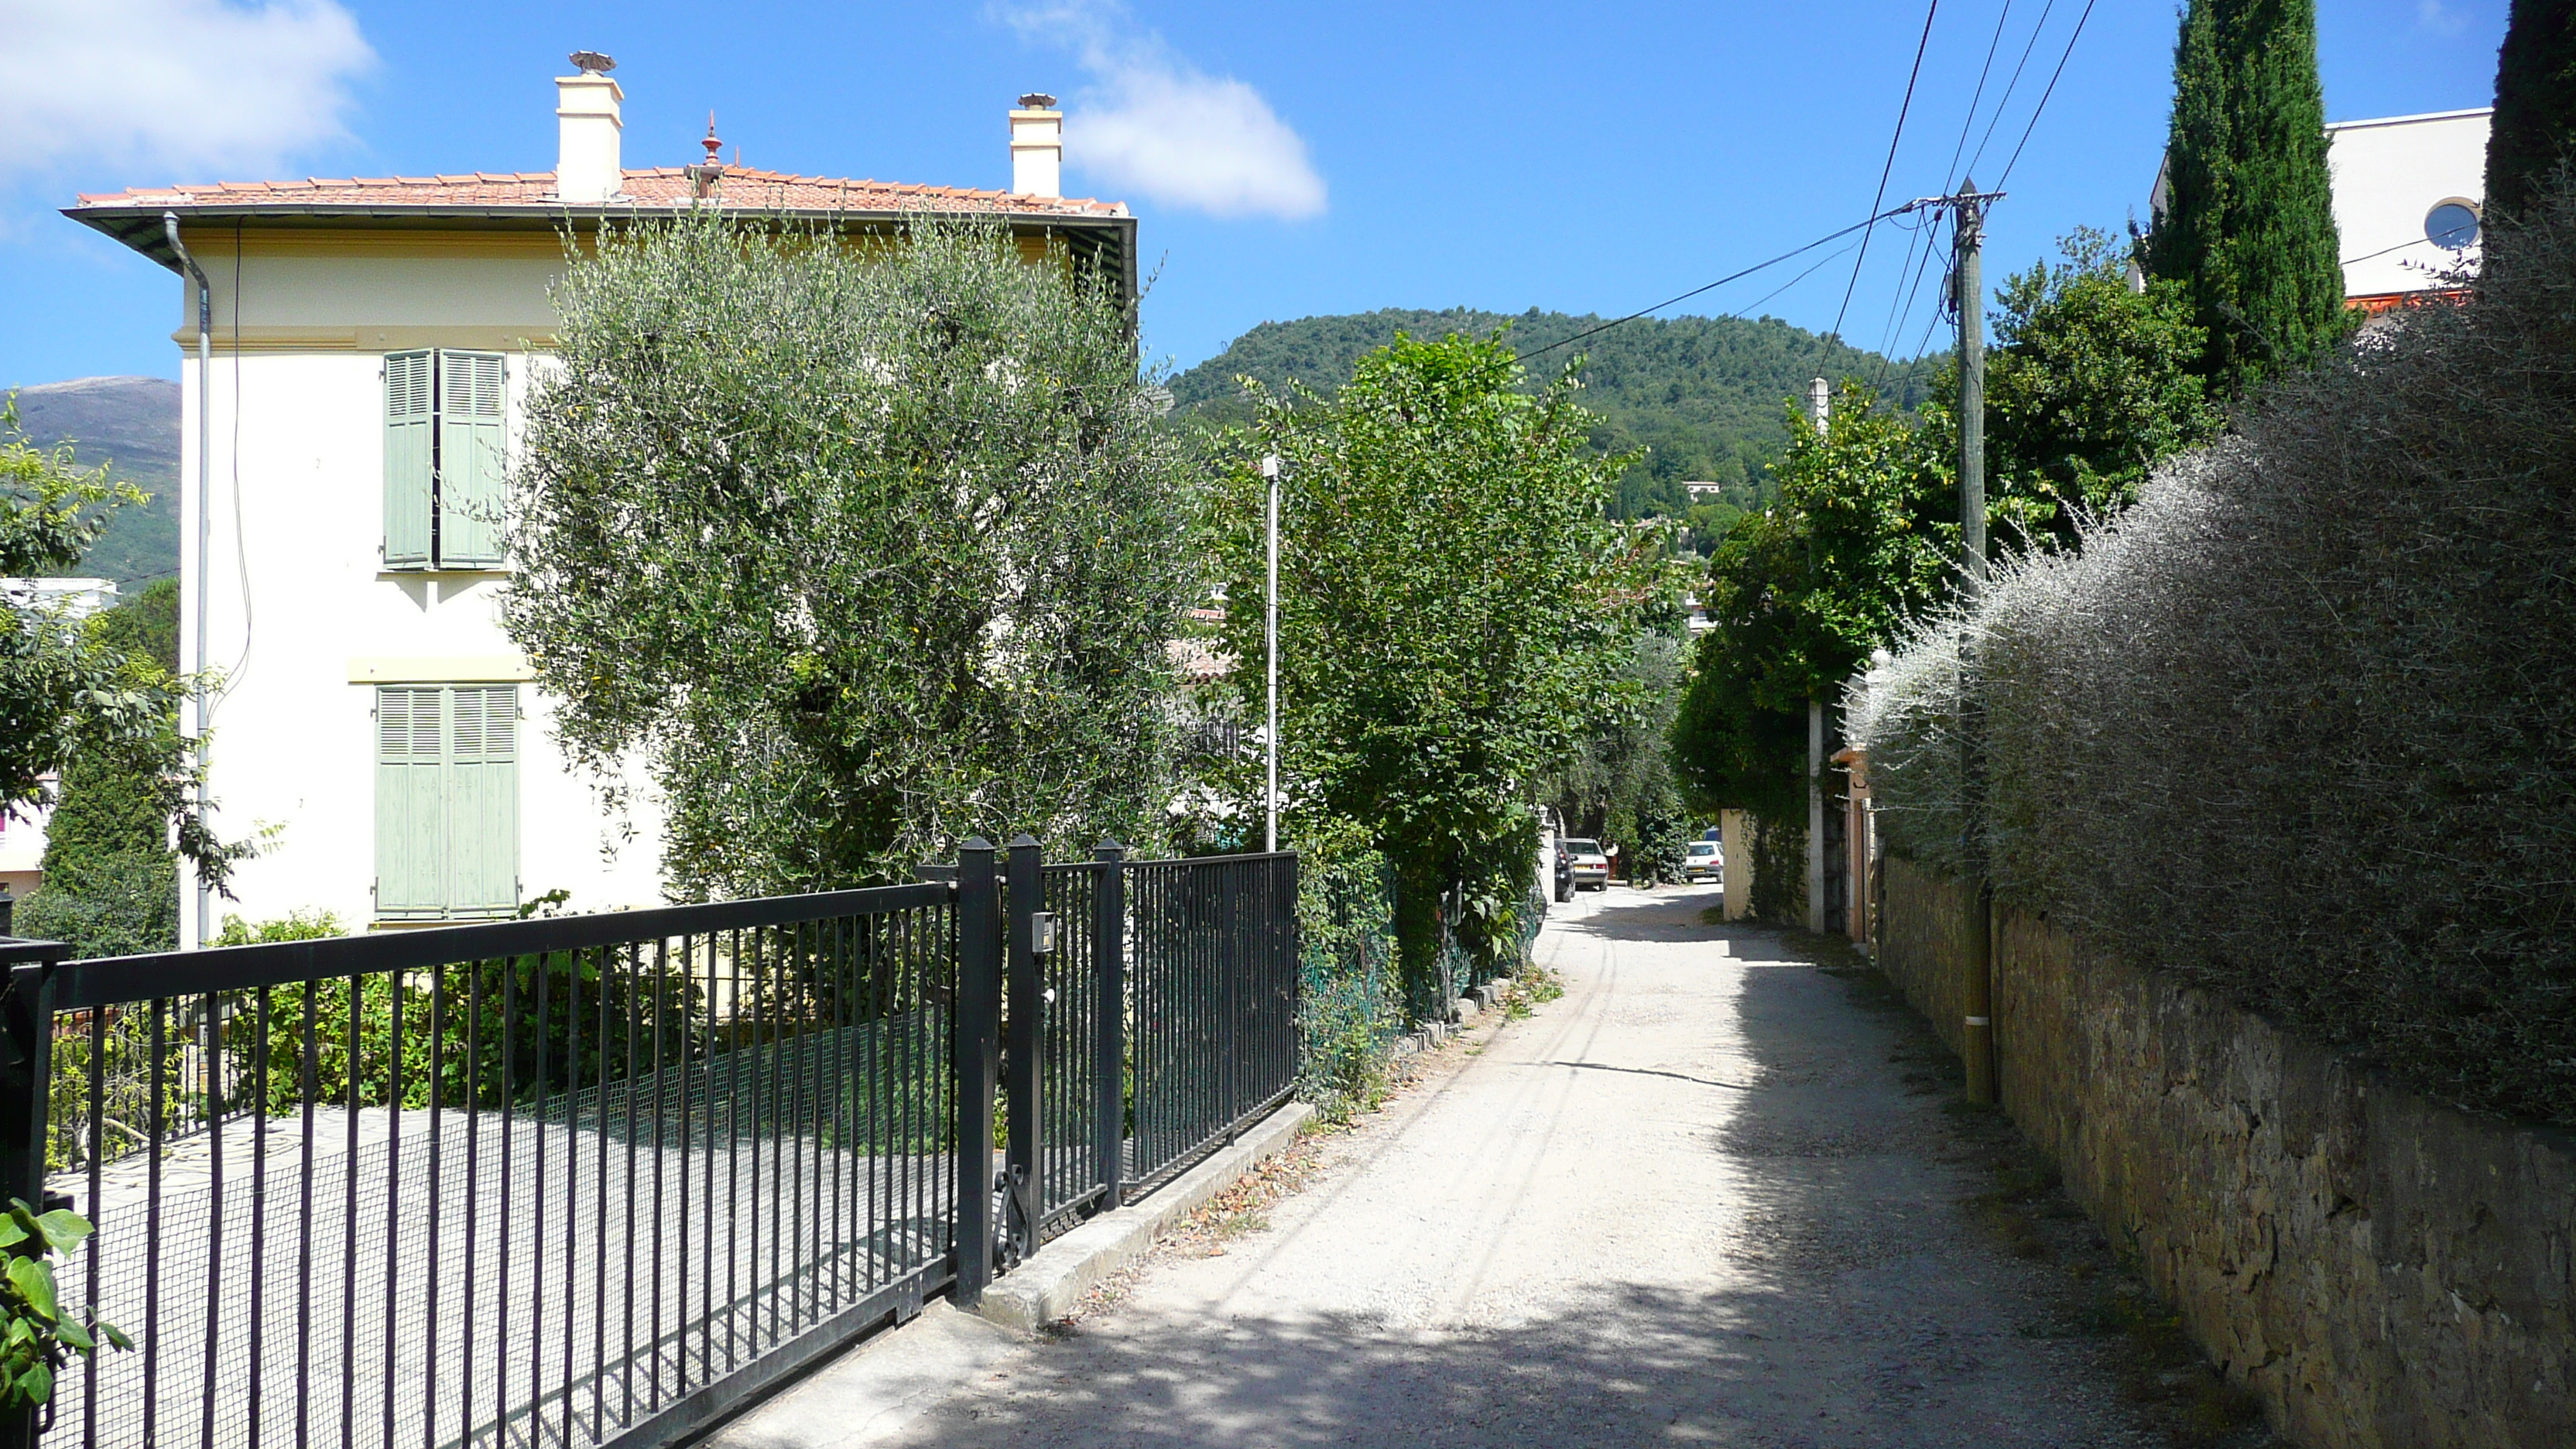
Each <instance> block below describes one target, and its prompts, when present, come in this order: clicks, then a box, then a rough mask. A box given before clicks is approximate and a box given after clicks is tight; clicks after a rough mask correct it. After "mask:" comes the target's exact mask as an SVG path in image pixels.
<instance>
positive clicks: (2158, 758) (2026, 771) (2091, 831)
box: [1854, 188, 2576, 1123]
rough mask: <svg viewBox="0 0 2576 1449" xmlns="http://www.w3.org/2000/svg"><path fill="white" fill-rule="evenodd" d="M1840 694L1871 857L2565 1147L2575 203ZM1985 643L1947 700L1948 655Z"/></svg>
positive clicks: (2575, 1112)
mask: <svg viewBox="0 0 2576 1449" xmlns="http://www.w3.org/2000/svg"><path fill="white" fill-rule="evenodd" d="M2511 240H2512V242H2513V245H2511V246H2510V247H2499V248H2497V249H2495V250H2494V251H2491V252H2490V254H2489V255H2490V258H2491V260H2490V262H2489V265H2488V270H2487V272H2486V274H2485V275H2484V276H2483V277H2482V278H2479V279H2477V280H2476V281H2475V283H2474V285H2473V290H2472V296H2471V299H2470V300H2469V301H2468V302H2467V303H2466V304H2464V305H2460V306H2456V307H2454V306H2446V305H2433V306H2428V307H2424V308H2418V309H2411V310H2409V311H2407V312H2406V313H2404V314H2402V315H2400V316H2399V317H2397V318H2396V319H2395V320H2394V321H2393V323H2390V324H2385V325H2383V326H2382V327H2381V328H2379V329H2377V330H2375V331H2374V332H2372V333H2370V334H2367V335H2365V336H2364V337H2363V338H2362V339H2361V340H2360V341H2359V343H2358V344H2357V345H2355V346H2354V347H2352V348H2349V349H2347V350H2346V351H2345V352H2344V353H2342V354H2341V355H2340V356H2339V357H2338V358H2337V359H2336V360H2335V361H2333V362H2332V363H2330V364H2329V365H2327V366H2326V367H2324V368H2322V369H2320V370H2318V371H2316V372H2315V373H2312V374H2308V375H2304V376H2301V377H2297V378H2293V379H2289V380H2287V381H2285V382H2284V383H2282V384H2280V385H2278V386H2276V387H2275V388H2274V389H2273V390H2272V391H2271V392H2270V393H2269V394H2268V395H2266V396H2265V397H2264V398H2263V399H2262V400H2261V401H2260V403H2259V404H2258V406H2257V407H2256V408H2255V409H2254V411H2253V413H2252V415H2251V416H2250V417H2249V418H2247V419H2246V420H2245V421H2244V422H2243V423H2242V425H2241V428H2240V432H2239V435H2238V436H2236V437H2233V438H2231V439H2229V440H2228V441H2226V442H2225V443H2223V444H2221V445H2219V446H2217V447H2214V448H2211V449H2208V450H2205V451H2203V452H2201V453H2198V454H2194V455H2191V456H2190V457H2189V458H2187V459H2186V460H2184V461H2183V462H2181V463H2180V464H2178V465H2176V466H2173V467H2170V468H2168V469H2166V470H2165V471H2164V472H2163V473H2161V474H2160V475H2159V476H2158V477H2157V478H2156V479H2155V480H2154V481H2153V482H2151V483H2150V485H2149V486H2148V488H2147V489H2146V491H2145V494H2144V496H2143V497H2142V499H2141V501H2140V502H2139V504H2138V505H2137V506H2136V507H2135V508H2133V509H2131V510H2130V511H2128V512H2127V513H2125V514H2122V515H2120V516H2119V517H2118V518H2117V519H2116V520H2115V521H2113V522H2111V523H2110V524H2108V525H2106V526H2103V527H2100V528H2097V529H2095V530H2093V531H2092V533H2091V534H2090V536H2088V537H2087V538H2086V539H2085V540H2084V541H2083V544H2082V547H2081V549H2080V550H2079V551H2076V552H2072V553H2064V554H2057V555H2043V556H2038V557H2032V558H2025V559H2022V560H2019V561H2016V562H2015V563H2013V564H2011V565H2010V566H2009V567H2007V568H2006V569H2005V570H2004V572H2003V573H2002V575H2001V577H2000V578H1999V579H1998V581H1997V582H1996V583H1995V584H1994V585H1993V587H1992V588H1991V589H1990V590H1989V592H1988V593H1987V595H1986V597H1985V599H1984V602H1983V603H1982V604H1981V605H1980V606H1979V607H1978V608H1977V609H1976V611H1975V612H1974V613H1973V614H1972V615H1968V616H1966V617H1964V618H1963V617H1957V616H1952V617H1949V618H1945V619H1941V620H1937V621H1935V622H1934V623H1932V624H1929V625H1927V626H1925V627H1923V628H1921V629H1919V630H1917V631H1916V633H1915V635H1914V636H1913V638H1912V639H1911V640H1910V641H1909V643H1908V647H1907V648H1906V649H1905V650H1904V651H1903V653H1902V654H1901V655H1900V656H1899V657H1898V658H1897V659H1895V660H1894V661H1893V662H1892V663H1889V664H1887V665H1885V666H1883V667H1882V668H1881V669H1879V670H1878V671H1876V672H1875V673H1874V675H1873V676H1872V687H1871V689H1870V690H1869V691H1868V693H1867V697H1866V699H1864V700H1856V701H1854V709H1855V712H1856V719H1857V724H1858V729H1857V733H1858V735H1859V736H1860V738H1862V740H1863V741H1864V742H1865V743H1866V744H1867V746H1868V747H1869V749H1870V752H1871V759H1872V775H1873V778H1874V781H1875V784H1876V789H1877V791H1878V795H1879V798H1880V800H1881V802H1882V805H1883V807H1884V811H1885V813H1884V814H1883V816H1882V821H1883V825H1884V838H1885V839H1886V840H1887V842H1888V845H1889V847H1890V849H1892V850H1894V851H1897V852H1898V853H1901V854H1906V855H1910V856H1913V857H1915V858H1917V859H1919V860H1923V861H1926V862H1929V863H1932V864H1935V865H1942V866H1951V867H1955V866H1956V865H1957V864H1958V863H1959V860H1960V855H1959V820H1960V812H1959V796H1960V787H1959V781H1960V772H1959V769H1958V759H1959V755H1958V735H1957V733H1956V730H1957V721H1958V719H1959V716H1960V713H1961V706H1962V704H1963V701H1964V702H1965V703H1967V704H1970V705H1974V706H1977V707H1981V708H1982V709H1983V711H1984V712H1985V715H1986V719H1987V726H1986V755H1987V777H1988V781H1989V784H1988V786H1987V789H1988V793H1989V801H1990V805H1989V816H1988V819H1989V822H1990V824H1989V836H1988V839H1989V848H1990V852H1991V867H1990V870H1991V876H1992V878H1993V880H1994V882H1995V885H1996V888H1997V890H1998V892H1999V893H2001V894H2003V895H2005V896H2006V897H2007V898H2012V899H2017V900H2019V901H2021V902H2022V903H2024V904H2027V905H2031V906H2035V907H2037V908H2040V909H2043V910H2046V911H2048V912H2050V913H2051V914H2052V915H2053V916H2054V917H2056V918H2057V919H2058V920H2059V921H2060V922H2061V923H2062V924H2065V925H2067V926H2069V927H2070V928H2072V929H2073V930H2075V931H2076V932H2077V933H2078V934H2079V935H2080V936H2082V937H2083V938H2084V939H2086V940H2088V941H2091V942H2093V943H2096V944H2098V945H2101V946H2105V947H2108V948H2110V949H2112V950H2114V951H2116V952H2117V953H2118V954H2120V955H2121V956H2122V957H2124V958H2125V959H2127V960H2130V961H2132V962H2135V963H2137V964H2139V965H2142V966H2146V967H2150V968H2155V969H2161V970H2165V971H2168V972H2172V973H2174V974H2176V975H2178V976H2180V977H2182V978H2183V979H2185V980H2189V981H2192V982H2195V983H2199V984H2203V985H2206V986H2209V987H2211V988H2214V989H2216V990H2218V991H2219V992H2221V993H2223V994H2224V995H2226V996H2228V997H2230V998H2231V999H2233V1000H2235V1001H2237V1002H2239V1003H2241V1004H2244V1005H2246V1006H2250V1007H2252V1008H2254V1009H2257V1010H2260V1011H2264V1012H2267V1013H2271V1014H2273V1015H2276V1016H2277V1017H2279V1018H2280V1019H2282V1020H2284V1021H2285V1022H2287V1023H2289V1024H2291V1025H2294V1026H2296V1027H2298V1028H2299V1029H2301V1030H2303V1031H2305V1032H2306V1033H2308V1034H2310V1035H2312V1036H2315V1037H2318V1038H2321V1039H2323V1040H2325V1041H2327V1042H2330V1043H2334V1044H2338V1045H2341V1046H2343V1047H2345V1048H2346V1049H2349V1050H2353V1051H2356V1052H2358V1053H2361V1054H2363V1055H2365V1056H2367V1057H2369V1058H2371V1059H2373V1060H2376V1061H2378V1062H2380V1063H2383V1064H2385V1065H2386V1066H2388V1067H2390V1068H2391V1069H2393V1070H2394V1071H2395V1072H2396V1073H2397V1074H2399V1075H2400V1076H2401V1077H2402V1078H2403V1079H2404V1080H2406V1081H2407V1082H2409V1083H2411V1084H2412V1085H2414V1086H2415V1087H2417V1088H2419V1089H2421V1090H2423V1091H2425V1092H2427V1093H2429V1094H2431V1095H2433V1096H2435V1097H2437V1098H2440V1099H2442V1100H2446V1101H2449V1102H2452V1103H2455V1104H2459V1105H2462V1106H2467V1107H2472V1108H2478V1109H2484V1110H2489V1111H2494V1112H2500V1113H2507V1114H2513V1115H2519V1116H2524V1117H2533V1118H2543V1119H2548V1120H2552V1121H2556V1122H2560V1123H2576V1051H2571V1050H2570V1047H2569V1043H2570V1042H2572V1041H2576V945H2571V938H2570V936H2569V934H2568V931H2567V929H2566V926H2567V917H2568V915H2569V911H2570V900H2571V898H2570V895H2569V892H2568V890H2567V885H2566V883H2567V882H2568V881H2569V880H2570V879H2576V835H2571V833H2570V832H2569V831H2568V830H2567V828H2566V823H2565V822H2566V820H2567V819H2568V816H2569V813H2570V809H2571V806H2576V735H2571V734H2570V732H2569V731H2568V730H2567V729H2566V728H2565V725H2564V717H2565V713H2566V710H2567V702H2568V701H2569V700H2570V699H2576V648H2571V645H2572V644H2576V529H2571V527H2570V522H2571V520H2570V517H2569V515H2570V511H2571V505H2576V199H2571V197H2570V195H2569V194H2568V192H2567V191H2566V190H2565V189H2563V188H2562V189H2560V190H2557V191H2555V192H2553V193H2552V194H2551V195H2550V196H2549V197H2548V198H2547V202H2546V204H2545V205H2543V206H2540V207H2538V208H2536V209H2535V212H2534V213H2533V214H2532V216H2531V217H2530V218H2529V219H2528V221H2527V222H2526V223H2525V224H2524V225H2523V226H2522V227H2521V228H2519V230H2518V232H2517V234H2516V235H2514V236H2513V237H2512V239H2511ZM1963 646H1966V647H1967V648H1969V649H1971V650H1972V651H1973V658H1972V662H1971V664H1970V667H1969V668H1968V669H1967V670H1966V672H1965V674H1964V678H1965V679H1966V681H1967V687H1966V688H1965V689H1964V690H1963V689H1962V687H1961V680H1962V677H1963V675H1962V671H1961V669H1960V665H1959V660H1960V655H1961V651H1962V647H1963Z"/></svg>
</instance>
